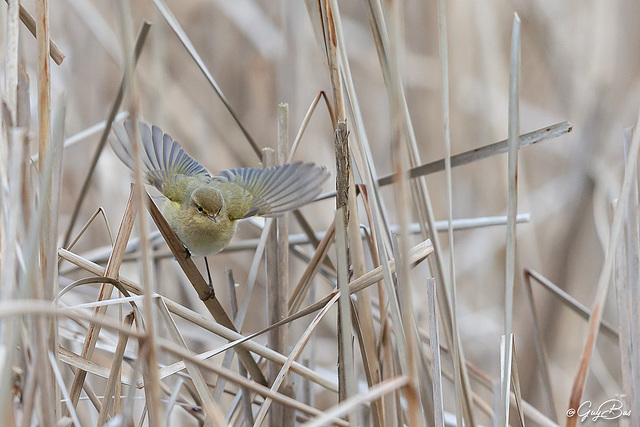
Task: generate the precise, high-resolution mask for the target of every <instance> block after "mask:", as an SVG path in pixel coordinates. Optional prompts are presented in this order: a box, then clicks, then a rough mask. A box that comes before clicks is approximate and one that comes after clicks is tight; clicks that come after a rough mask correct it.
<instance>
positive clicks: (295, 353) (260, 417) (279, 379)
mask: <svg viewBox="0 0 640 427" xmlns="http://www.w3.org/2000/svg"><path fill="white" fill-rule="evenodd" d="M338 299H339V297H338V295H336V296H334V297H333V298H332V299H331V300H330V301H329V302H327V304H326V305H325V306H324V308H323V309H322V310H321V311H320V312H319V313H318V314H317V315H316V317H315V318H314V319H313V320H312V321H311V323H310V324H309V326H308V327H307V329H306V330H305V331H304V332H303V333H302V335H301V336H300V339H299V340H298V342H297V343H296V345H295V346H294V347H293V349H292V350H291V353H289V356H288V357H287V361H286V362H285V363H284V365H282V368H281V369H280V372H278V375H277V376H276V378H275V379H274V381H273V385H272V386H271V390H272V391H274V392H277V391H278V390H279V388H280V387H281V386H282V383H283V381H284V380H285V378H286V375H287V374H288V372H289V370H290V369H291V366H292V363H293V361H294V360H296V359H297V358H298V357H299V356H300V353H302V350H303V349H304V347H305V345H306V344H307V342H308V341H309V338H311V334H312V333H313V332H314V331H315V329H316V327H317V326H318V324H319V323H320V321H321V320H322V319H323V318H324V316H325V315H326V314H327V313H328V312H329V310H330V309H331V308H332V307H333V305H334V304H335V303H336V301H338ZM270 405H271V399H270V398H269V397H267V398H265V400H264V402H263V403H262V406H261V407H260V411H259V412H258V414H257V415H256V418H255V422H254V425H258V426H259V425H261V424H262V422H263V421H264V419H265V417H266V414H267V411H268V410H269V406H270Z"/></svg>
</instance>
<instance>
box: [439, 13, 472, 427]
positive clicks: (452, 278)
mask: <svg viewBox="0 0 640 427" xmlns="http://www.w3.org/2000/svg"><path fill="white" fill-rule="evenodd" d="M447 37H448V36H447V13H446V8H445V2H444V0H438V40H439V42H440V43H439V51H440V68H441V74H442V95H441V96H442V121H443V130H444V149H445V156H446V157H445V158H444V169H445V175H446V183H447V221H448V234H447V236H448V240H449V277H448V279H449V280H448V283H449V289H450V290H451V320H452V326H453V329H454V330H455V331H458V314H457V310H458V309H457V306H458V297H457V285H456V267H455V265H456V264H455V255H454V254H455V252H454V239H453V183H452V179H451V129H450V127H451V124H450V116H449V48H448V42H447ZM434 292H435V291H434ZM458 343H459V341H458V340H453V348H452V349H453V358H454V360H462V358H461V357H460V354H459V352H460V348H459V346H458ZM434 357H435V356H434ZM460 368H461V364H459V363H455V362H454V364H453V369H454V373H455V377H456V378H462V372H460ZM434 374H436V375H437V373H435V372H434ZM440 393H442V392H441V391H440ZM467 393H468V390H465V389H464V388H463V384H462V382H461V381H456V394H455V395H456V423H457V424H458V425H464V423H465V422H466V423H467V424H469V423H471V424H472V425H473V421H472V418H471V415H472V414H471V413H470V412H469V411H468V410H466V408H464V401H463V399H462V396H464V395H465V394H467ZM440 410H442V408H440ZM440 416H442V414H440ZM434 418H437V416H435V415H434Z"/></svg>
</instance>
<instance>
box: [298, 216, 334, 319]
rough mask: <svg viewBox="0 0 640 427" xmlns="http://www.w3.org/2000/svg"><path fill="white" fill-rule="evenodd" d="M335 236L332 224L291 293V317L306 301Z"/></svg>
mask: <svg viewBox="0 0 640 427" xmlns="http://www.w3.org/2000/svg"><path fill="white" fill-rule="evenodd" d="M334 236H335V222H332V223H331V225H330V226H329V228H328V229H327V231H326V233H325V235H324V236H323V237H322V240H321V241H320V243H319V244H318V246H317V248H316V251H315V252H314V253H313V256H312V257H311V260H310V261H309V262H308V263H307V267H306V268H305V270H304V272H303V273H302V276H301V277H300V280H299V281H298V284H297V285H296V287H295V288H294V289H293V292H291V296H290V297H289V302H288V305H289V315H291V314H293V313H295V312H296V311H298V309H299V308H300V306H301V305H302V302H303V301H304V299H305V297H306V295H307V292H308V290H309V287H310V286H311V283H312V282H313V278H314V277H315V275H316V273H317V272H318V269H319V268H320V263H321V262H322V260H323V259H326V256H327V253H328V252H329V247H330V245H331V243H332V242H333V239H334Z"/></svg>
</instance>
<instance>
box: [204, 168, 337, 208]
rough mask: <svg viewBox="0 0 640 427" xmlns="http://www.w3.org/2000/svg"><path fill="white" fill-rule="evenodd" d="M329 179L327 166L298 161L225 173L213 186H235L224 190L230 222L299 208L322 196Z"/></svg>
mask: <svg viewBox="0 0 640 427" xmlns="http://www.w3.org/2000/svg"><path fill="white" fill-rule="evenodd" d="M327 178H329V172H327V170H326V169H325V168H324V167H321V166H316V165H315V164H314V163H303V162H296V163H290V164H286V165H282V166H275V167H271V168H265V169H252V168H241V169H231V170H225V171H223V172H221V173H220V175H219V176H216V177H214V178H213V181H212V184H213V185H215V184H216V183H232V184H235V185H234V186H231V188H230V189H229V190H228V191H225V193H226V194H225V200H226V201H227V212H228V213H229V217H230V218H231V219H241V218H247V217H250V216H254V215H262V216H275V215H278V214H281V213H283V212H286V211H290V210H295V209H298V208H300V207H301V206H303V205H305V204H307V203H309V202H310V201H311V200H313V199H314V198H315V197H316V196H317V195H318V194H320V191H321V190H322V184H323V183H324V182H325V181H326V180H327ZM223 187H224V188H229V186H223Z"/></svg>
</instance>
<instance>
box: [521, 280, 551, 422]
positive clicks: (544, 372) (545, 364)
mask: <svg viewBox="0 0 640 427" xmlns="http://www.w3.org/2000/svg"><path fill="white" fill-rule="evenodd" d="M523 285H524V288H525V295H526V298H527V304H528V305H529V310H530V311H531V320H532V325H533V342H534V344H535V348H536V356H537V358H538V367H539V371H540V378H541V380H542V386H543V387H544V397H545V401H546V404H547V412H548V414H549V417H550V418H551V419H552V420H554V421H555V422H558V415H557V414H558V410H557V409H556V405H555V401H554V399H553V388H552V387H551V375H550V373H549V357H548V356H547V349H546V348H545V346H544V341H543V339H542V328H541V327H540V321H539V320H538V314H537V312H536V305H535V302H534V299H533V290H532V289H531V274H530V272H529V270H527V269H525V270H524V280H523Z"/></svg>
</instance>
